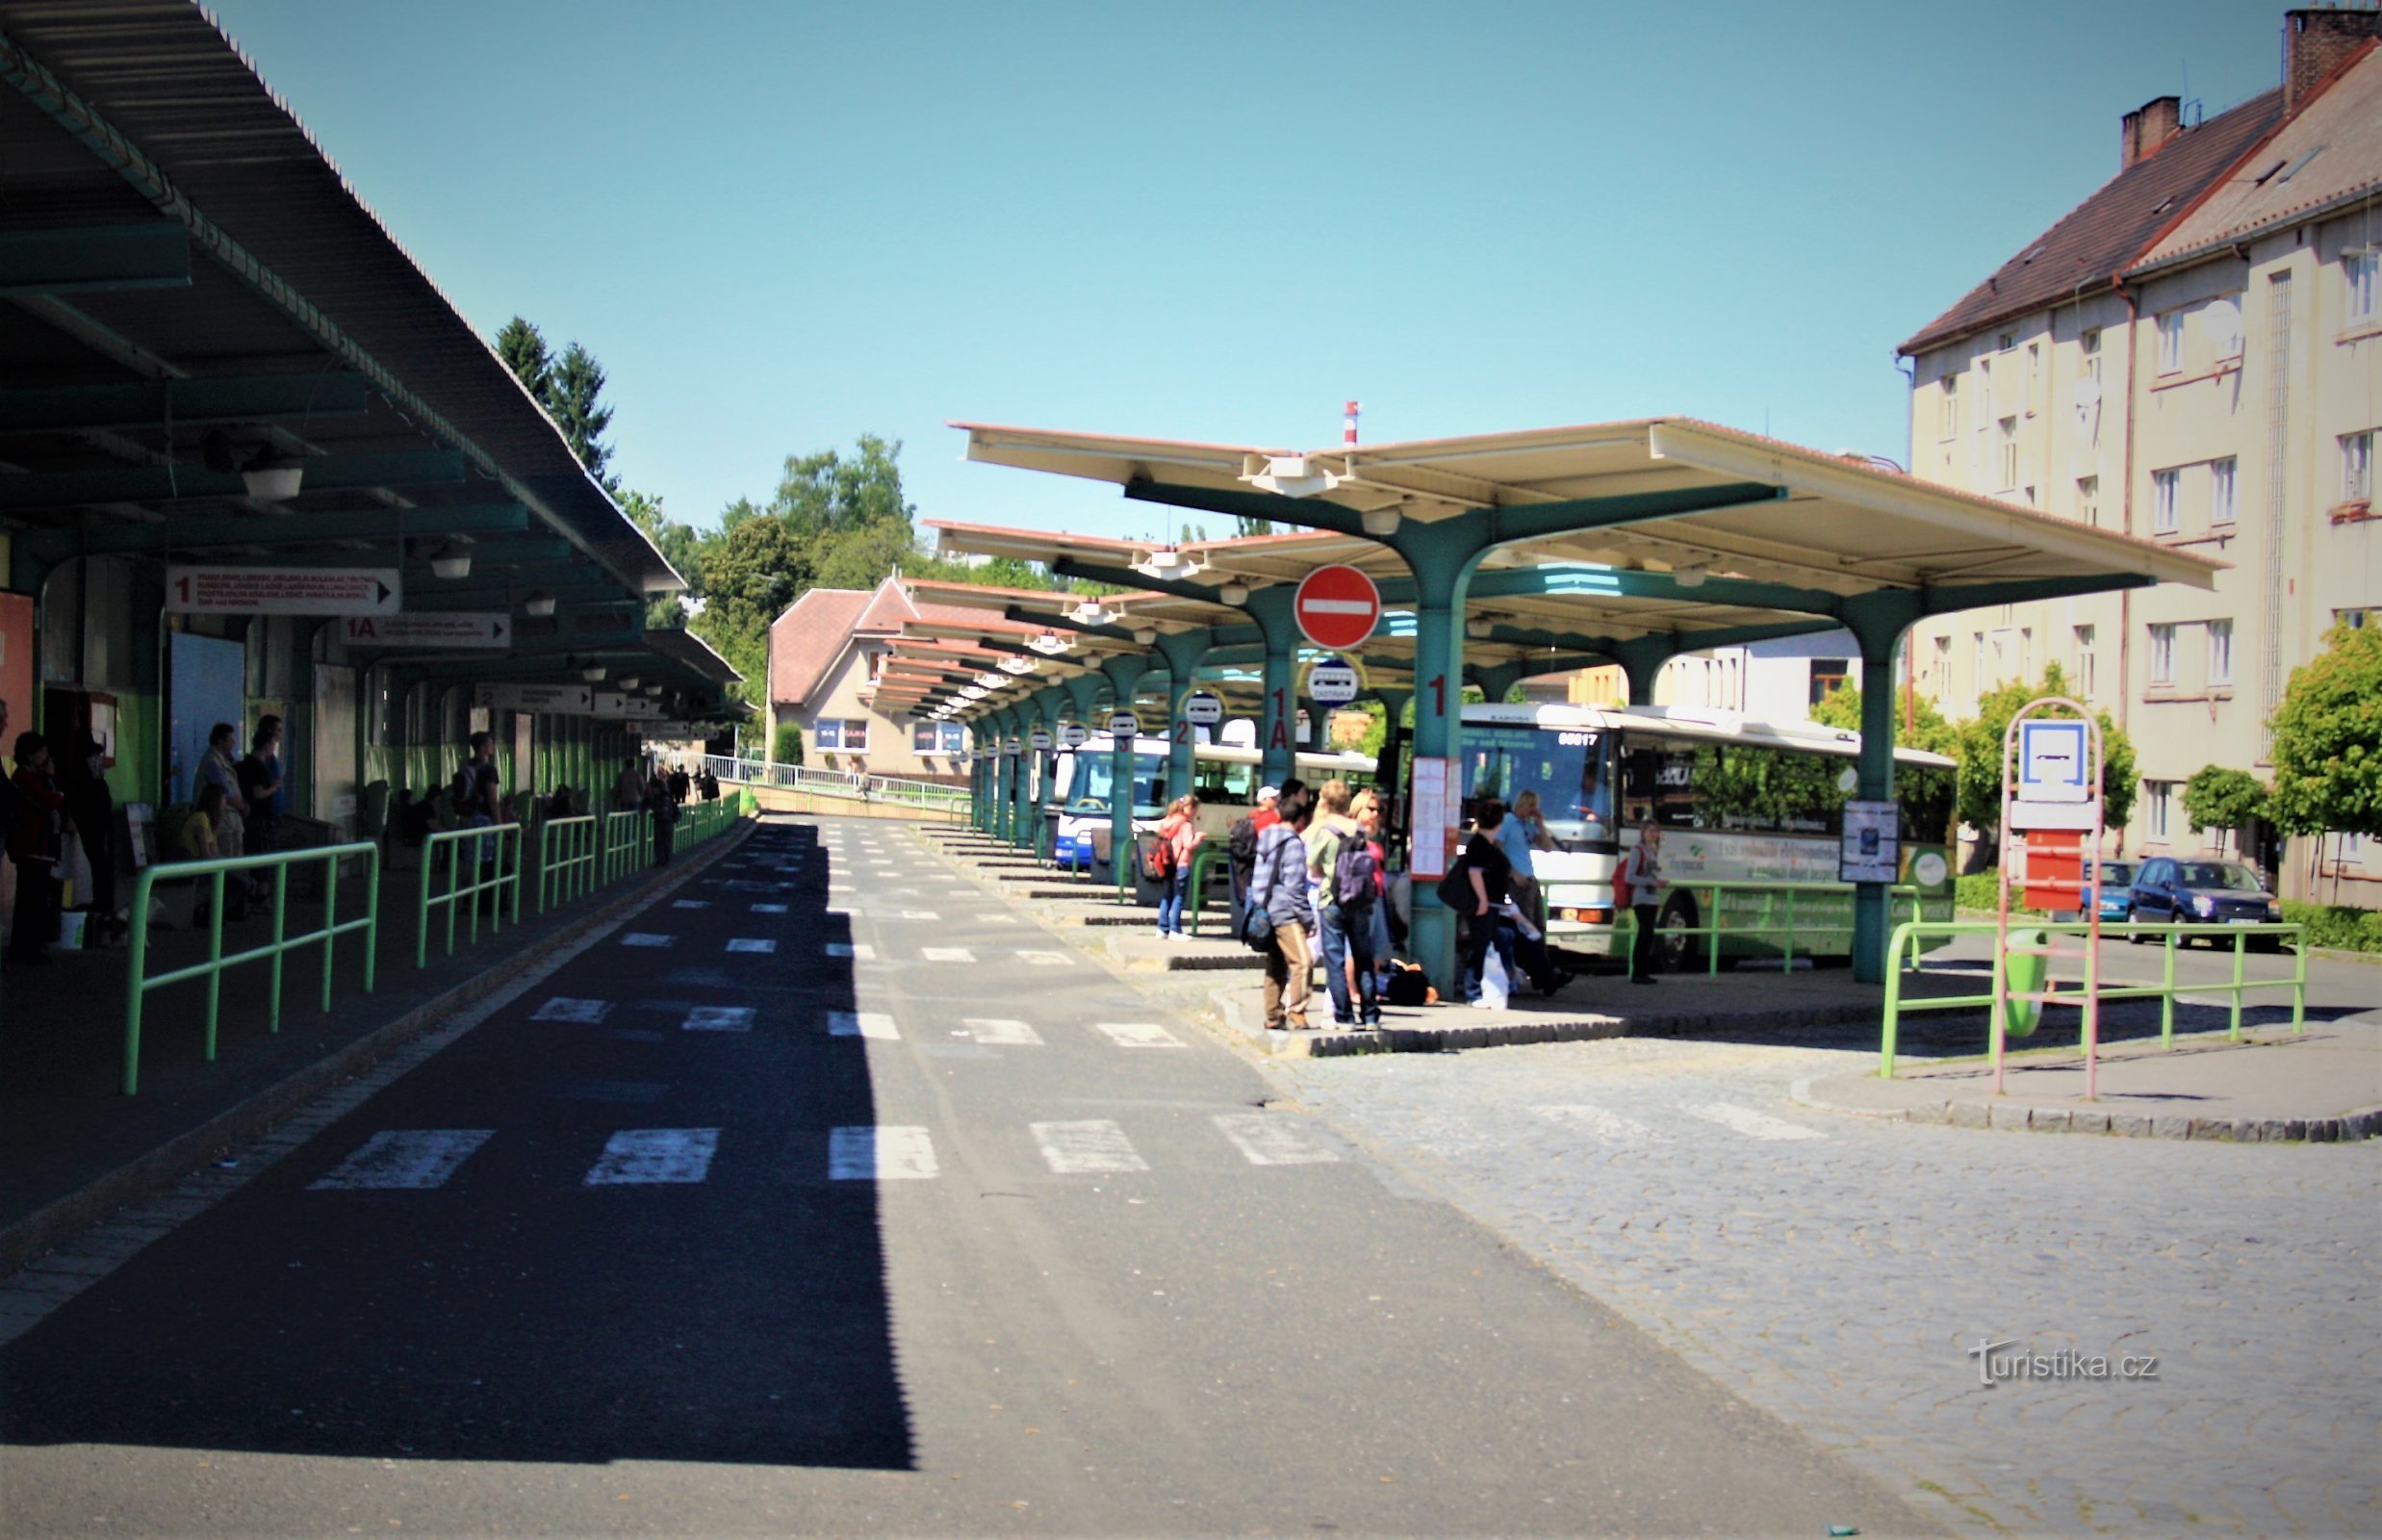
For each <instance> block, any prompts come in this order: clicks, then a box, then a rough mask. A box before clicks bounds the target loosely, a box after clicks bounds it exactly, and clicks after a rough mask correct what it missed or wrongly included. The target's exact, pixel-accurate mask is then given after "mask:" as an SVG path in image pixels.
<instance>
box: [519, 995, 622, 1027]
mask: <svg viewBox="0 0 2382 1540" xmlns="http://www.w3.org/2000/svg"><path fill="white" fill-rule="evenodd" d="M611 1009H612V1002H611V1001H609V1000H573V999H568V998H566V997H564V996H562V995H559V994H558V995H556V996H554V997H553V998H552V999H551V1000H549V1001H547V1002H546V1003H545V1004H544V1005H542V1006H540V1007H538V1009H537V1011H536V1013H535V1014H532V1015H531V1016H530V1017H529V1019H530V1020H532V1021H585V1022H589V1023H594V1022H598V1021H602V1019H603V1016H604V1013H605V1012H607V1011H609V1010H611Z"/></svg>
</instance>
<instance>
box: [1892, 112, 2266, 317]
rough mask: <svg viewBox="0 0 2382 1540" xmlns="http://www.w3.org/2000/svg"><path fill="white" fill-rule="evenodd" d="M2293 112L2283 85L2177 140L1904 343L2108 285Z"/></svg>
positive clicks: (2126, 171)
mask: <svg viewBox="0 0 2382 1540" xmlns="http://www.w3.org/2000/svg"><path fill="white" fill-rule="evenodd" d="M2282 116H2283V92H2282V89H2281V88H2280V87H2277V88H2276V89H2275V90H2270V91H2267V92H2265V93H2263V94H2261V95H2257V96H2253V97H2251V98H2250V99H2249V100H2248V101H2245V102H2243V103H2241V105H2240V106H2239V107H2235V108H2232V109H2229V110H2228V111H2226V112H2222V113H2219V114H2217V115H2216V116H2215V117H2212V118H2210V119H2209V120H2208V121H2207V122H2205V123H2202V124H2200V125H2199V126H2197V127H2195V128H2188V129H2185V130H2183V131H2182V132H2181V133H2178V134H2177V135H2176V136H2175V137H2174V138H2172V139H2170V140H2168V141H2166V142H2165V143H2164V145H2162V146H2161V147H2160V148H2159V149H2158V151H2157V152H2156V153H2154V154H2152V155H2150V156H2148V157H2146V158H2144V159H2142V160H2139V161H2137V162H2135V163H2134V164H2133V165H2132V166H2130V167H2126V168H2125V169H2124V170H2122V171H2120V172H2118V173H2117V174H2116V175H2115V176H2113V177H2112V178H2111V179H2110V180H2109V181H2108V182H2106V183H2104V184H2102V186H2101V188H2100V190H2099V191H2098V192H2094V193H2093V194H2092V195H2091V196H2090V197H2088V198H2087V199H2085V200H2084V202H2082V203H2080V204H2078V205H2077V206H2076V207H2075V208H2074V209H2072V210H2070V211H2069V212H2068V214H2067V215H2066V216H2065V217H2064V218H2062V219H2061V220H2060V221H2059V222H2058V223H2056V224H2054V225H2053V226H2052V227H2051V228H2050V229H2048V230H2046V231H2044V232H2043V233H2042V234H2041V235H2039V236H2037V237H2036V238H2035V239H2034V240H2032V241H2030V242H2028V243H2027V244H2025V246H2023V247H2022V248H2020V250H2019V252H2018V254H2017V255H2016V256H2013V257H2011V259H2010V260H2009V261H2008V262H2005V263H2003V264H2002V266H2001V267H2000V268H1999V269H1996V270H1995V271H1994V273H1993V275H1992V276H1991V277H1989V278H1987V279H1985V282H1984V283H1981V284H1979V285H1978V286H1977V287H1976V288H1974V289H1971V290H1970V291H1969V292H1968V293H1967V294H1966V295H1963V296H1962V297H1961V299H1960V302H1959V303H1958V304H1956V305H1954V306H1953V307H1952V308H1951V309H1949V310H1947V311H1945V312H1944V313H1943V314H1942V315H1940V316H1937V317H1936V318H1935V319H1934V321H1929V322H1928V323H1927V325H1925V326H1924V327H1922V328H1920V330H1919V331H1918V333H1917V334H1916V335H1915V336H1913V337H1911V338H1910V340H1909V341H1908V342H1906V343H1904V344H1903V345H1902V347H1901V348H1900V349H1899V351H1901V352H1903V353H1906V354H1910V353H1922V352H1926V351H1927V350H1928V349H1930V348H1932V347H1937V346H1939V345H1941V344H1943V343H1947V342H1950V341H1952V340H1953V339H1955V338H1957V337H1963V336H1966V335H1968V334H1969V333H1972V332H1978V331H1983V330H1985V328H1986V327H1988V326H1991V325H1993V324H1994V323H1995V322H1997V321H2008V320H2010V319H2011V318H2013V317H2016V316H2023V315H2026V314H2028V313H2029V312H2032V311H2036V310H2042V309H2046V308H2048V307H2049V306H2052V305H2055V304H2059V303H2062V302H2063V301H2065V300H2068V299H2070V298H2072V297H2076V296H2078V295H2083V294H2093V293H2099V292H2101V291H2103V290H2106V289H2107V288H2109V286H2110V280H2111V277H2112V276H2113V274H2115V273H2117V272H2120V271H2122V270H2124V269H2126V268H2127V267H2129V266H2131V265H2132V264H2133V263H2134V262H2135V261H2136V260H2137V259H2138V258H2139V257H2140V255H2141V254H2142V253H2143V252H2144V251H2145V250H2147V249H2148V248H2149V247H2150V246H2151V244H2153V243H2155V242H2157V241H2158V240H2159V239H2160V237H2161V236H2163V235H2164V234H2165V233H2166V231H2167V230H2168V229H2170V228H2171V227H2173V226H2174V225H2175V224H2177V223H2178V222H2180V221H2181V220H2182V219H2183V218H2184V216H2185V215H2186V214H2187V213H2189V212H2190V209H2191V208H2192V206H2193V205H2194V203H2196V202H2197V201H2198V200H2199V198H2200V197H2201V196H2202V195H2203V194H2205V193H2207V192H2209V191H2210V190H2211V189H2212V188H2214V187H2216V185H2217V184H2218V182H2219V181H2220V180H2221V179H2222V178H2223V177H2224V175H2225V173H2226V172H2227V171H2229V170H2231V169H2232V168H2233V167H2234V165H2235V164H2236V163H2237V162H2239V161H2240V160H2241V157H2242V156H2243V155H2245V154H2247V153H2249V151H2250V150H2251V149H2252V148H2253V147H2255V146H2256V145H2257V144H2258V142H2259V141H2261V140H2263V139H2264V138H2265V137H2266V136H2267V133H2268V132H2269V131H2271V130H2272V129H2273V127H2274V126H2275V124H2276V122H2277V121H2278V120H2279V119H2280V118H2281V117H2282Z"/></svg>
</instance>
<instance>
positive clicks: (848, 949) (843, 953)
mask: <svg viewBox="0 0 2382 1540" xmlns="http://www.w3.org/2000/svg"><path fill="white" fill-rule="evenodd" d="M827 955H828V956H829V957H848V958H850V959H852V960H853V961H854V962H856V963H874V962H876V961H877V949H876V948H875V947H873V946H871V945H869V944H868V943H867V942H866V941H830V942H828V943H827Z"/></svg>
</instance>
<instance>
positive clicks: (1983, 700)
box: [1955, 663, 2135, 849]
mask: <svg viewBox="0 0 2382 1540" xmlns="http://www.w3.org/2000/svg"><path fill="white" fill-rule="evenodd" d="M2067 693H2068V686H2067V677H2066V676H2065V675H2064V674H2062V672H2061V670H2060V665H2059V664H2057V663H2054V664H2052V665H2051V666H2050V667H2049V668H2047V669H2045V670H2044V671H2043V677H2042V679H2041V680H2039V681H2037V682H2036V683H2033V684H2028V683H2024V682H2012V683H2009V684H2005V685H2003V686H2001V687H2000V688H1999V689H1996V690H1993V691H1991V692H1990V693H1988V694H1985V695H1984V696H1981V697H1979V698H1978V701H1977V714H1976V715H1975V716H1974V717H1971V718H1969V719H1968V720H1967V721H1965V722H1962V723H1960V724H1959V726H1958V728H1957V729H1956V730H1955V731H1956V732H1958V734H1959V761H1960V771H1959V802H1958V809H1959V820H1960V822H1962V823H1964V824H1969V825H1971V826H1973V827H1974V828H1975V829H1976V830H1977V832H1978V834H1980V835H1982V836H1983V837H1984V840H1985V846H1986V848H1987V849H1995V848H1998V846H1999V843H2000V838H2001V826H2002V776H2003V773H2004V771H2005V769H2006V766H2005V765H2004V763H2003V756H2002V740H2003V737H2004V735H2005V734H2006V733H2008V732H2009V731H2010V719H2011V717H2013V716H2016V715H2017V714H2018V708H2019V707H2021V706H2025V705H2026V704H2027V703H2028V702H2029V701H2033V700H2037V699H2039V698H2041V697H2043V696H2046V695H2066V694H2067ZM2074 714H2075V713H2073V712H2070V711H2059V712H2055V713H2053V715H2055V716H2067V717H2073V715H2074ZM2093 716H2094V719H2095V720H2096V721H2098V722H2099V723H2100V726H2101V817H2102V826H2103V827H2104V828H2106V829H2111V830H2117V829H2123V828H2124V827H2125V825H2126V819H2127V818H2128V817H2129V816H2130V815H2132V813H2133V811H2134V796H2135V783H2134V740H2133V739H2131V738H2129V737H2127V736H2126V734H2125V730H2124V729H2122V728H2120V727H2118V726H2117V724H2116V723H2115V722H2113V721H2112V720H2110V715H2109V713H2108V712H2107V711H2096V712H2094V713H2093Z"/></svg>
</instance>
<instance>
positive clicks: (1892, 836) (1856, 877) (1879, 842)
mask: <svg viewBox="0 0 2382 1540" xmlns="http://www.w3.org/2000/svg"><path fill="white" fill-rule="evenodd" d="M1900 833H1901V821H1900V818H1899V816H1898V809H1897V808H1896V806H1895V804H1894V803H1892V802H1890V801H1889V802H1848V803H1846V804H1845V805H1844V844H1843V846H1842V848H1841V849H1839V850H1838V851H1837V853H1836V881H1838V882H1840V883H1890V882H1892V881H1894V879H1895V878H1896V877H1898V876H1899V875H1901V870H1902V842H1901V838H1900Z"/></svg>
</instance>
